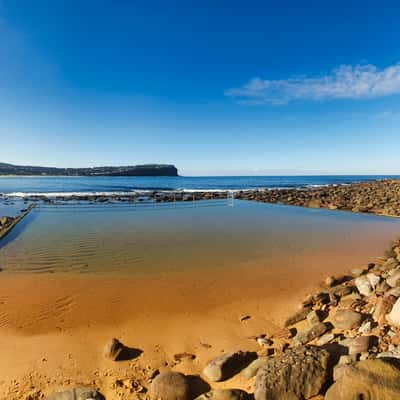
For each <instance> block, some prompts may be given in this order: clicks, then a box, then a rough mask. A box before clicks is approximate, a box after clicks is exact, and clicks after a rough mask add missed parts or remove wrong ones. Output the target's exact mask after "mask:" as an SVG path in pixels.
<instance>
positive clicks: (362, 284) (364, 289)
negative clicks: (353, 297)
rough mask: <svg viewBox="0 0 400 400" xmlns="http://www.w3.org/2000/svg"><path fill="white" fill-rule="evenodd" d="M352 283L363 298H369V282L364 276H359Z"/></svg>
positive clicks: (370, 291) (370, 290)
mask: <svg viewBox="0 0 400 400" xmlns="http://www.w3.org/2000/svg"><path fill="white" fill-rule="evenodd" d="M354 283H355V284H356V287H357V290H358V291H359V292H360V294H362V295H363V296H370V295H371V294H372V286H371V283H370V281H369V279H368V278H367V277H366V276H365V275H362V276H359V277H358V278H356V279H355V280H354Z"/></svg>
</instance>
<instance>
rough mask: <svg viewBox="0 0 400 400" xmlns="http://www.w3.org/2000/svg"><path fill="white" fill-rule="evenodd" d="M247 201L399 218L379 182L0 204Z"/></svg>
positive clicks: (34, 197) (391, 192)
mask: <svg viewBox="0 0 400 400" xmlns="http://www.w3.org/2000/svg"><path fill="white" fill-rule="evenodd" d="M224 199H225V200H227V201H233V200H234V199H238V200H249V201H258V202H264V203H271V204H274V203H275V204H284V205H291V206H300V207H308V208H324V209H328V210H340V211H351V212H356V213H369V214H376V215H381V216H391V217H399V216H400V180H393V179H390V180H388V179H382V180H373V181H367V182H359V183H349V184H347V183H344V184H327V185H321V186H315V185H313V186H312V187H311V186H310V187H306V188H304V187H297V188H289V189H288V188H277V189H272V188H270V189H245V190H243V189H231V190H220V189H209V190H201V189H188V190H156V189H154V190H153V189H132V191H117V192H107V191H105V192H67V193H63V192H55V193H40V192H37V193H23V192H20V193H9V194H7V193H2V194H0V200H1V201H5V202H10V201H13V200H21V201H23V202H25V203H27V202H33V203H39V204H40V203H43V204H46V205H52V204H53V205H57V204H64V203H71V204H73V203H74V202H87V203H89V204H96V203H113V204H114V203H127V204H131V203H134V204H140V203H146V202H152V203H171V202H190V201H198V200H224Z"/></svg>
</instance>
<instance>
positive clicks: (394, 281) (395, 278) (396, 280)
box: [386, 269, 400, 288]
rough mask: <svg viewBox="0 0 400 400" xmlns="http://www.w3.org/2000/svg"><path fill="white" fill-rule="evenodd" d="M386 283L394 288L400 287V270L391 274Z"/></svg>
mask: <svg viewBox="0 0 400 400" xmlns="http://www.w3.org/2000/svg"><path fill="white" fill-rule="evenodd" d="M386 283H387V284H388V285H389V286H390V287H392V288H394V287H397V286H399V285H400V270H398V269H396V270H395V271H393V273H389V276H388V277H387V279H386Z"/></svg>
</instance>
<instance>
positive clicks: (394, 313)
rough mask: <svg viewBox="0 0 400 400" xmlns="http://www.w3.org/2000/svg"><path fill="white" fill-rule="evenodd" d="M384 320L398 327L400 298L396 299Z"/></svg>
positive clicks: (399, 324)
mask: <svg viewBox="0 0 400 400" xmlns="http://www.w3.org/2000/svg"><path fill="white" fill-rule="evenodd" d="M386 320H387V321H388V322H389V323H390V324H391V325H394V326H397V327H400V299H397V300H396V302H395V303H394V305H393V308H392V310H391V311H390V313H389V314H388V315H387V316H386Z"/></svg>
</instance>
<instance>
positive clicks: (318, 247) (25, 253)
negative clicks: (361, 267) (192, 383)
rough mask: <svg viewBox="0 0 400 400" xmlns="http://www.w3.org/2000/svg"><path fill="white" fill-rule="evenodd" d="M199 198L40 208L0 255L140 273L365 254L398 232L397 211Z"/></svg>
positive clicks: (48, 266) (62, 268)
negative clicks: (383, 212)
mask: <svg viewBox="0 0 400 400" xmlns="http://www.w3.org/2000/svg"><path fill="white" fill-rule="evenodd" d="M201 205H203V206H201ZM204 205H206V203H205V202H201V203H197V205H192V206H191V207H188V205H187V204H184V203H181V204H178V205H176V206H173V207H171V206H169V207H168V206H162V205H158V206H149V207H146V206H143V207H135V206H130V205H115V204H114V205H81V206H79V205H74V206H64V207H59V208H57V207H48V208H42V209H38V210H35V211H33V213H32V214H31V215H30V216H28V217H27V218H26V219H25V220H24V221H23V222H22V223H21V225H20V226H19V227H17V229H16V230H15V231H14V232H13V233H12V234H11V235H10V237H9V238H8V240H7V242H5V243H3V245H2V248H1V249H0V264H1V267H2V268H4V270H5V271H8V272H68V271H70V272H79V273H85V272H111V273H116V272H119V273H120V272H123V273H140V274H143V273H161V272H163V273H168V272H170V271H186V270H192V269H195V268H201V269H204V270H205V271H207V270H210V269H211V270H212V269H216V268H232V267H234V266H238V265H244V264H249V263H250V264H251V263H253V262H254V263H258V264H259V265H263V266H264V267H265V268H270V269H271V270H273V269H276V268H282V267H287V268H293V269H296V268H300V266H301V268H304V267H307V266H308V265H309V266H310V268H311V267H312V268H316V267H318V265H317V263H319V265H320V268H323V267H324V266H325V265H327V266H328V265H332V263H333V262H340V263H351V262H353V261H354V259H355V258H356V259H359V260H365V261H366V262H367V261H368V257H370V256H378V255H380V253H381V251H382V249H384V248H385V247H386V245H387V244H388V243H389V241H390V240H392V239H393V238H394V237H395V236H396V234H397V233H398V232H399V231H400V229H399V228H400V220H397V219H391V218H384V217H377V216H372V215H361V214H352V213H346V212H332V211H327V210H316V209H305V208H299V207H287V206H279V205H268V204H261V203H255V202H246V201H235V204H234V207H229V206H228V205H227V203H226V201H221V202H217V203H216V202H213V203H209V205H210V206H207V207H205V206H204ZM363 255H365V256H367V258H366V257H365V256H364V258H363ZM321 260H323V263H322V264H321Z"/></svg>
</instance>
